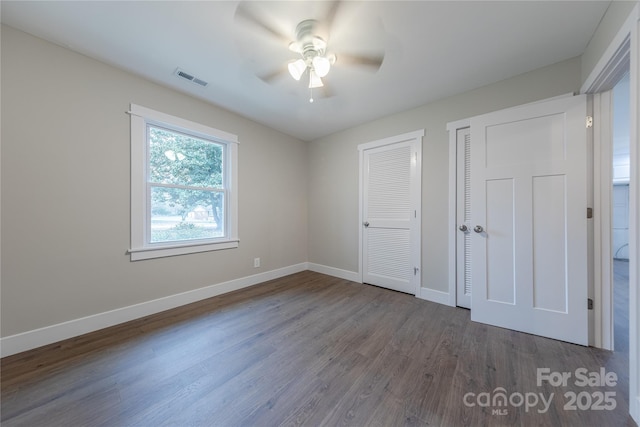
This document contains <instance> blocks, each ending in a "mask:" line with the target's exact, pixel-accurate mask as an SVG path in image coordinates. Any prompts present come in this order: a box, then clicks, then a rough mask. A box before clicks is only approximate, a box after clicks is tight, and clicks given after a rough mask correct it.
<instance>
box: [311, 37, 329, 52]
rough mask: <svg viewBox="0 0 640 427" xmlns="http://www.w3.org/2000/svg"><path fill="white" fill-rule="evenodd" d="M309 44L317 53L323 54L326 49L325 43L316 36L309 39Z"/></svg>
mask: <svg viewBox="0 0 640 427" xmlns="http://www.w3.org/2000/svg"><path fill="white" fill-rule="evenodd" d="M311 43H312V44H313V48H314V49H315V50H316V51H318V52H324V50H325V49H326V48H327V42H326V41H324V40H323V39H322V38H320V37H318V36H314V37H313V38H312V39H311Z"/></svg>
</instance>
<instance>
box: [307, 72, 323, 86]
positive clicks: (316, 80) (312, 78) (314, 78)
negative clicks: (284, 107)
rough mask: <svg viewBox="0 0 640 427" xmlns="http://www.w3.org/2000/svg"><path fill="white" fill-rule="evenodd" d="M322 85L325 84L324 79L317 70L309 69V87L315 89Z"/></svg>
mask: <svg viewBox="0 0 640 427" xmlns="http://www.w3.org/2000/svg"><path fill="white" fill-rule="evenodd" d="M322 86H324V84H323V83H322V79H321V78H320V77H319V76H318V75H317V74H316V73H315V71H313V70H309V89H315V88H317V87H322Z"/></svg>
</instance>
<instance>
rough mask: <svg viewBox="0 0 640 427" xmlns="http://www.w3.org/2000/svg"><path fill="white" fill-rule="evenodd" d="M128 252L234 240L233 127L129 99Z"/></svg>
mask: <svg viewBox="0 0 640 427" xmlns="http://www.w3.org/2000/svg"><path fill="white" fill-rule="evenodd" d="M130 115H131V249H130V250H129V253H130V254H131V260H132V261H137V260H142V259H149V258H157V257H164V256H173V255H183V254H188V253H194V252H204V251H211V250H218V249H230V248H236V247H238V237H237V234H238V233H237V217H238V215H237V210H238V209H237V206H238V198H237V161H238V154H237V152H238V138H237V136H235V135H231V134H228V133H226V132H223V131H220V130H217V129H213V128H210V127H208V126H204V125H201V124H198V123H194V122H190V121H188V120H184V119H181V118H178V117H173V116H170V115H168V114H164V113H160V112H158V111H154V110H151V109H149V108H145V107H141V106H139V105H134V104H131V111H130Z"/></svg>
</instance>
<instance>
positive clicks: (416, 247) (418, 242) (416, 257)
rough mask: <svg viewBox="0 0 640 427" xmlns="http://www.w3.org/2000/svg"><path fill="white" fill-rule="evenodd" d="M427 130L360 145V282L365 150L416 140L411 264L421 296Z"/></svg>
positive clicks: (359, 270) (360, 274)
mask: <svg viewBox="0 0 640 427" xmlns="http://www.w3.org/2000/svg"><path fill="white" fill-rule="evenodd" d="M424 134H425V130H424V129H420V130H416V131H413V132H407V133H404V134H402V135H396V136H391V137H388V138H383V139H379V140H376V141H371V142H367V143H364V144H359V145H358V158H359V166H358V167H359V178H358V179H359V183H358V187H359V194H358V277H359V281H360V283H363V273H364V271H363V268H362V264H363V260H362V254H363V251H362V237H363V236H362V232H363V227H362V224H363V222H364V221H365V219H364V218H363V215H364V209H363V202H364V173H363V172H364V171H363V167H364V151H365V150H369V149H372V148H378V147H383V146H385V145H391V144H397V143H400V142H405V141H411V140H413V141H414V142H416V144H415V145H416V155H415V158H414V159H412V162H415V168H412V170H413V171H415V172H414V173H415V174H416V175H417V180H416V181H417V183H418V186H417V188H415V189H413V190H412V192H411V194H410V197H411V206H412V207H413V208H414V210H415V219H416V220H415V223H414V224H413V225H414V227H412V233H411V243H410V244H411V257H412V259H411V265H413V266H415V267H416V268H417V270H416V274H415V276H414V280H415V283H416V286H415V288H416V289H415V296H417V297H420V289H421V285H422V265H421V259H422V255H421V253H422V238H421V237H422V220H421V218H422V212H421V209H422V137H424Z"/></svg>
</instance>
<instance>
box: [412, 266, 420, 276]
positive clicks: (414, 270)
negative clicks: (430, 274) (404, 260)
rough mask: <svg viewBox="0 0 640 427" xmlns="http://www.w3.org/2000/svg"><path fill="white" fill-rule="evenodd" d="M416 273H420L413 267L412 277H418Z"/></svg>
mask: <svg viewBox="0 0 640 427" xmlns="http://www.w3.org/2000/svg"><path fill="white" fill-rule="evenodd" d="M418 271H420V269H419V268H418V267H413V275H414V276H417V275H418Z"/></svg>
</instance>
